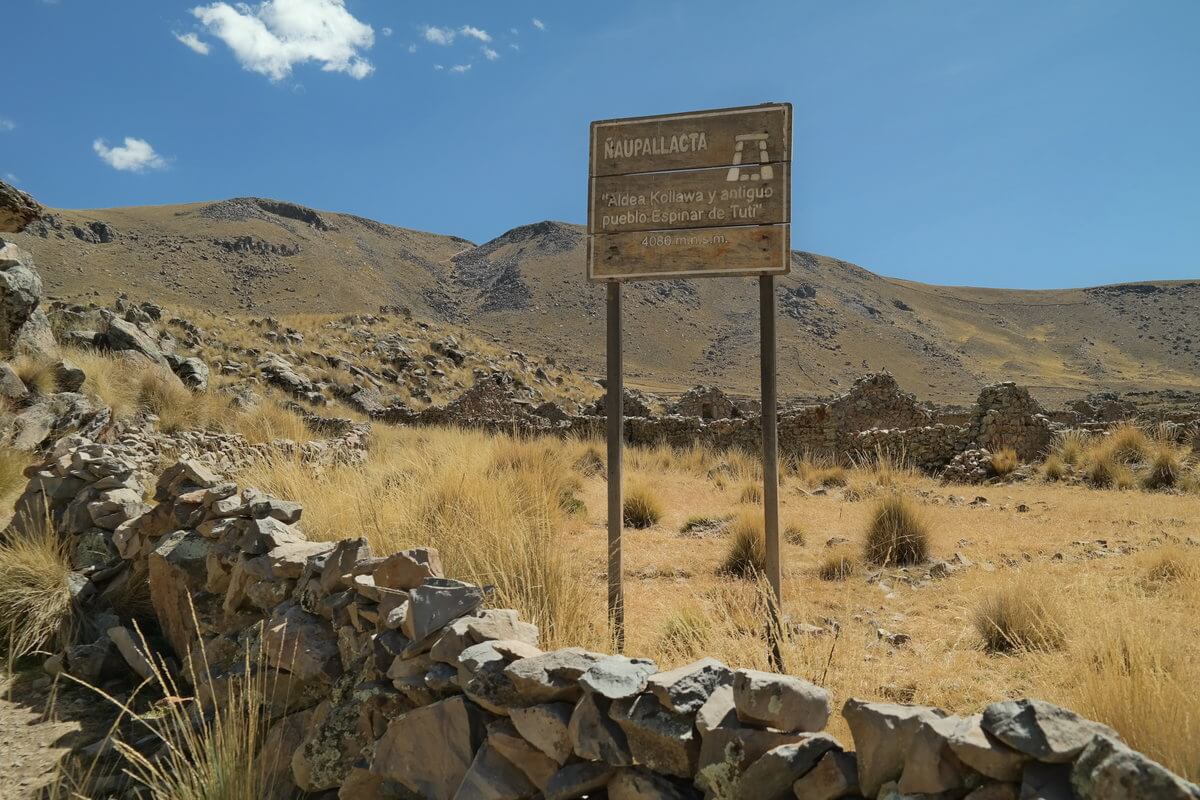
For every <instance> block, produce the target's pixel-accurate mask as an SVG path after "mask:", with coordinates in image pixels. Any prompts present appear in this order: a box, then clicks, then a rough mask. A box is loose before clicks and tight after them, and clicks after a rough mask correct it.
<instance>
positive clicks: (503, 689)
mask: <svg viewBox="0 0 1200 800" xmlns="http://www.w3.org/2000/svg"><path fill="white" fill-rule="evenodd" d="M143 466H144V463H143V460H142V459H141V454H140V453H139V452H138V451H136V450H131V449H130V448H129V447H128V446H126V445H122V444H119V443H118V444H100V443H97V442H94V441H91V440H88V439H85V438H83V437H79V436H72V437H66V438H64V439H62V440H60V441H59V442H58V443H57V444H56V445H55V447H54V448H53V450H52V452H51V453H50V454H49V455H48V456H47V458H46V459H45V460H44V461H43V462H42V463H40V464H37V465H35V466H33V467H31V468H30V469H29V470H28V471H27V475H28V476H29V478H30V482H29V485H28V488H27V489H26V491H25V493H24V494H23V495H22V497H21V499H20V500H19V501H18V503H17V508H16V511H17V517H16V518H15V522H14V524H13V526H12V529H11V531H10V535H17V536H19V535H26V534H28V532H29V529H30V528H31V527H32V526H33V525H34V524H35V523H34V522H33V521H34V520H37V519H38V518H39V517H38V516H37V514H38V512H39V511H41V510H43V509H44V510H48V512H49V514H50V515H51V517H52V518H53V520H54V522H55V524H56V526H57V531H58V535H60V536H63V537H65V538H66V539H67V540H68V542H67V543H68V551H69V552H70V554H71V558H72V560H73V562H74V564H75V566H76V569H77V571H76V572H74V573H72V579H71V588H72V593H73V595H74V597H75V602H76V603H77V605H78V606H79V607H80V608H82V609H84V611H85V613H84V614H82V618H83V619H84V620H85V621H86V624H85V625H84V627H83V630H82V631H81V633H80V635H79V637H78V638H77V640H76V643H75V644H73V645H71V646H70V647H69V648H68V649H67V650H66V652H65V654H64V655H62V656H55V657H54V658H52V659H51V661H55V660H57V663H56V665H55V666H54V668H53V669H57V670H67V671H70V672H71V673H72V674H75V675H78V676H79V677H82V678H84V679H85V680H89V681H93V682H99V681H101V680H104V679H105V678H106V677H110V676H112V675H113V674H114V673H117V672H120V671H128V670H133V671H134V672H136V673H137V674H139V675H141V676H142V677H150V675H151V670H150V659H157V658H161V657H164V656H165V657H166V658H167V659H168V663H174V664H175V669H176V670H178V672H179V673H180V674H181V675H183V676H192V677H191V682H192V683H193V684H194V688H195V690H196V694H197V696H198V697H199V698H201V699H202V701H203V702H205V703H211V702H213V701H216V700H219V699H220V698H221V697H223V696H225V694H226V693H227V692H228V691H229V690H230V687H231V686H232V685H235V684H237V683H238V682H239V681H244V680H246V679H247V675H246V670H247V661H246V658H247V654H249V656H250V661H249V669H250V671H251V674H257V673H262V672H266V673H268V674H271V675H275V674H276V673H277V677H275V678H273V679H272V680H271V681H270V686H271V687H272V691H271V693H270V694H269V709H270V714H271V722H270V725H269V729H268V730H267V733H266V735H265V738H264V743H263V749H262V752H261V753H260V754H259V755H258V765H259V767H260V768H261V769H262V770H263V772H264V774H266V775H267V777H268V778H269V782H268V785H271V786H273V789H272V790H271V792H270V793H269V794H268V797H269V798H273V800H284V799H285V798H291V797H297V796H299V793H300V792H301V791H303V792H307V793H309V794H308V795H306V796H315V797H318V798H324V800H332V799H333V798H339V800H384V799H385V798H389V799H391V800H395V799H396V798H402V799H405V800H407V799H409V798H432V799H434V800H481V799H485V798H486V799H487V800H519V799H520V798H544V799H545V800H569V799H570V798H578V797H584V796H586V797H593V798H597V797H609V798H613V799H614V800H655V799H657V800H685V799H689V798H693V799H695V800H698V799H699V798H701V797H713V798H736V799H737V800H781V799H783V798H793V797H794V798H797V800H834V799H835V798H853V797H867V798H886V800H915V799H916V798H941V799H951V798H953V799H957V798H969V800H1018V798H1035V797H1037V798H1078V799H1079V800H1118V799H1127V800H1133V798H1165V799H1166V800H1176V799H1178V800H1184V798H1187V799H1189V800H1197V798H1200V787H1196V786H1195V785H1193V784H1190V783H1187V782H1186V781H1184V780H1182V779H1181V778H1179V777H1178V776H1176V775H1174V774H1172V773H1171V772H1169V771H1168V770H1166V769H1165V768H1164V767H1162V766H1161V765H1159V764H1157V763H1155V762H1154V761H1152V760H1150V759H1148V758H1146V757H1145V756H1143V755H1141V754H1139V753H1136V752H1135V751H1133V750H1131V749H1129V748H1128V747H1126V746H1125V745H1124V744H1122V743H1121V742H1120V740H1119V738H1118V737H1117V735H1116V734H1115V733H1114V732H1113V731H1112V730H1111V729H1109V728H1107V727H1105V726H1103V725H1101V724H1099V723H1095V722H1091V721H1088V720H1085V719H1082V718H1080V717H1078V716H1077V715H1075V714H1073V713H1072V712H1070V711H1068V710H1066V709H1062V708H1059V707H1056V706H1053V705H1050V704H1048V703H1045V702H1042V701H1038V700H1002V701H999V702H996V703H993V704H991V705H989V706H987V707H986V708H985V709H984V710H983V712H982V713H981V714H975V715H972V716H957V715H953V714H948V713H946V712H944V711H941V710H939V709H935V708H929V707H924V706H917V705H899V704H892V703H873V702H865V701H862V700H858V699H849V700H847V701H846V702H845V703H844V705H843V707H842V709H841V713H842V715H843V716H844V717H845V718H846V720H847V722H848V726H849V729H850V731H851V735H852V738H853V749H852V748H851V747H850V746H849V744H850V743H841V742H838V741H837V740H835V739H834V738H833V737H831V736H829V735H828V734H826V733H822V730H823V729H824V728H825V726H826V723H827V721H828V719H829V717H830V715H831V713H833V708H832V707H831V698H830V696H829V694H828V693H827V692H826V691H825V690H824V689H822V688H821V687H818V686H815V685H813V684H811V683H809V682H807V681H805V680H802V679H800V678H795V677H789V676H781V675H775V674H771V673H764V672H756V671H752V670H733V669H730V668H728V667H726V666H725V665H724V664H722V663H721V662H719V661H717V660H715V659H711V658H704V659H701V660H699V661H696V662H695V663H692V664H689V665H686V666H684V667H680V668H678V669H673V670H668V671H660V670H659V669H658V667H657V665H655V664H654V663H652V662H650V661H648V660H645V659H638V658H626V657H623V656H613V655H605V654H602V653H593V652H588V651H585V650H582V649H579V648H567V649H560V650H553V651H549V652H544V651H543V650H542V649H540V648H539V646H538V645H539V631H538V629H537V627H536V626H534V625H532V624H529V623H527V622H523V621H521V620H520V619H519V617H518V614H517V612H515V611H512V610H506V609H495V608H489V607H487V590H486V589H481V588H480V587H477V586H473V585H471V584H468V583H465V582H462V581H457V580H452V579H449V578H446V577H443V574H442V568H441V562H440V558H439V556H438V553H437V552H436V551H435V550H433V549H430V548H417V549H412V550H407V551H404V552H400V553H394V554H390V555H384V554H378V555H377V554H373V553H372V552H371V550H370V548H369V547H368V545H367V543H366V541H365V540H363V539H348V540H343V541H340V542H337V543H333V542H314V541H309V540H308V539H306V538H305V536H304V535H303V533H302V532H301V529H300V526H299V522H300V520H301V516H302V512H303V509H302V508H301V507H300V506H299V505H298V504H296V503H291V502H286V501H282V500H278V499H276V498H272V497H268V496H266V495H264V494H262V493H261V492H258V491H256V490H254V489H250V488H245V489H239V487H238V486H236V485H235V484H233V483H231V482H228V481H226V480H223V479H222V478H221V477H220V476H219V475H217V474H216V473H214V472H212V471H211V470H210V469H208V468H206V467H205V466H204V465H202V464H200V463H199V462H196V461H182V462H179V463H177V464H175V465H174V466H172V467H170V468H169V469H167V470H166V471H165V472H163V473H162V474H161V475H160V476H158V477H157V480H154V478H153V477H152V476H150V475H147V474H146V473H145V472H144V469H143ZM151 483H153V485H154V493H153V500H154V503H153V504H148V503H145V502H143V497H144V496H145V488H146V487H147V486H149V485H151ZM140 581H148V583H149V588H150V594H151V598H152V605H153V610H154V614H155V617H156V618H157V621H158V623H159V625H160V627H161V635H159V634H157V633H155V632H150V634H149V638H148V639H143V638H141V637H139V636H137V635H135V634H134V633H133V632H132V631H131V627H132V624H131V623H130V622H129V621H128V620H124V619H121V618H120V617H118V616H117V614H116V613H115V612H114V611H113V610H112V604H111V602H110V601H111V600H112V599H114V598H115V597H116V596H117V595H118V594H119V593H120V592H122V591H124V590H127V589H128V587H129V585H130V584H131V583H132V582H140ZM201 645H202V647H201ZM172 654H173V656H172ZM175 659H178V660H177V661H175ZM48 666H49V665H48Z"/></svg>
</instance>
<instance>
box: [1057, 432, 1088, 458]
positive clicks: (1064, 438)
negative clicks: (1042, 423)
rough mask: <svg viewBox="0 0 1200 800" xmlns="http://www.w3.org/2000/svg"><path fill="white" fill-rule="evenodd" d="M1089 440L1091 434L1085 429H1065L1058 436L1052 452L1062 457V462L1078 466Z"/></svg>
mask: <svg viewBox="0 0 1200 800" xmlns="http://www.w3.org/2000/svg"><path fill="white" fill-rule="evenodd" d="M1090 442H1091V436H1090V435H1089V434H1088V433H1086V432H1085V431H1077V430H1072V431H1067V432H1066V433H1064V434H1062V435H1060V436H1059V437H1058V441H1057V443H1056V444H1055V447H1054V452H1055V453H1056V454H1057V455H1058V457H1059V458H1061V459H1062V461H1063V463H1064V464H1068V465H1070V466H1072V467H1074V466H1078V464H1079V463H1080V462H1081V461H1082V460H1083V455H1084V453H1085V452H1086V451H1087V449H1088V447H1089V445H1090Z"/></svg>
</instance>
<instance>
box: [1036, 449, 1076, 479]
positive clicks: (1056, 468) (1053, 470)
mask: <svg viewBox="0 0 1200 800" xmlns="http://www.w3.org/2000/svg"><path fill="white" fill-rule="evenodd" d="M1042 474H1043V475H1045V476H1046V480H1048V481H1061V480H1063V479H1064V478H1066V477H1067V476H1068V475H1069V474H1070V467H1069V466H1067V462H1066V461H1064V460H1063V457H1062V456H1060V455H1059V454H1058V453H1051V454H1050V455H1048V456H1046V461H1045V462H1044V463H1043V464H1042Z"/></svg>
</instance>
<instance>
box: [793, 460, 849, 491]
mask: <svg viewBox="0 0 1200 800" xmlns="http://www.w3.org/2000/svg"><path fill="white" fill-rule="evenodd" d="M804 480H805V481H806V482H807V483H809V484H810V485H812V486H824V487H825V488H827V489H832V488H835V487H841V486H846V485H847V484H849V483H850V476H849V473H848V471H847V470H846V468H845V467H842V466H839V465H837V464H834V465H831V466H813V467H810V468H809V469H807V470H805V471H804Z"/></svg>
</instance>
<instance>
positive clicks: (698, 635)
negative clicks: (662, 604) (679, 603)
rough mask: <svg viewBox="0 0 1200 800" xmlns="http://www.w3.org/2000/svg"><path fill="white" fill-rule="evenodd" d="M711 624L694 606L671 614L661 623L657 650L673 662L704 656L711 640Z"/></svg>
mask: <svg viewBox="0 0 1200 800" xmlns="http://www.w3.org/2000/svg"><path fill="white" fill-rule="evenodd" d="M712 628H713V626H712V623H711V622H709V619H708V617H707V616H706V615H705V613H704V611H703V610H702V609H701V608H700V607H699V606H696V605H688V606H684V607H683V608H680V609H678V610H676V611H673V612H671V613H670V614H669V615H668V616H667V618H666V619H664V620H663V622H662V629H661V631H660V632H659V634H658V642H657V650H658V652H659V653H665V654H667V655H668V657H669V658H670V659H672V660H674V661H689V660H691V659H694V658H697V657H699V656H701V655H703V654H704V651H705V649H706V648H707V647H708V645H709V643H710V642H711V640H712V633H713V631H712Z"/></svg>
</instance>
